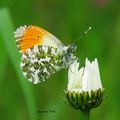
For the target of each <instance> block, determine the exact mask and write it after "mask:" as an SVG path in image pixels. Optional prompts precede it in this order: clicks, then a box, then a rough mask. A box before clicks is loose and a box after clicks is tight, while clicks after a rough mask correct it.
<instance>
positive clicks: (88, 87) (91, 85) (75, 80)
mask: <svg viewBox="0 0 120 120" xmlns="http://www.w3.org/2000/svg"><path fill="white" fill-rule="evenodd" d="M68 79H69V82H68V90H69V91H75V92H78V91H79V92H81V91H88V92H91V91H92V90H93V91H94V90H98V89H101V90H102V89H103V87H102V83H101V79H100V73H99V67H98V62H97V59H95V60H94V61H93V62H91V63H90V61H89V60H88V59H86V61H85V67H82V68H81V69H79V63H78V62H77V61H75V62H74V63H73V64H72V65H71V66H70V68H69V72H68Z"/></svg>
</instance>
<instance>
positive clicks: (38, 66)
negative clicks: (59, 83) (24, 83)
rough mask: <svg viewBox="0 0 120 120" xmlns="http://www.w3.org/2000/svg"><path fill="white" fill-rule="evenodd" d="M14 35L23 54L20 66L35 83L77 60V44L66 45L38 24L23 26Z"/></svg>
mask: <svg viewBox="0 0 120 120" xmlns="http://www.w3.org/2000/svg"><path fill="white" fill-rule="evenodd" d="M14 37H15V39H16V44H17V47H18V49H19V51H20V53H21V54H22V55H21V63H20V67H21V69H22V71H23V75H24V76H25V78H26V79H27V80H29V81H30V82H32V83H34V84H38V83H40V82H42V81H45V80H46V79H48V78H49V77H50V76H51V75H53V74H54V73H55V72H57V71H59V70H61V69H65V68H68V67H69V66H70V65H71V64H72V63H73V61H74V60H76V57H75V56H74V52H75V50H76V48H77V47H76V45H75V44H71V45H68V46H65V45H64V44H63V43H62V42H61V41H60V40H59V39H58V38H56V37H55V36H54V35H52V34H51V33H49V32H48V31H46V30H44V29H42V28H40V27H38V26H34V25H30V26H26V25H25V26H21V27H19V28H18V29H17V30H16V31H15V32H14Z"/></svg>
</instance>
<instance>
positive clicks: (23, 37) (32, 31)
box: [14, 25, 64, 53]
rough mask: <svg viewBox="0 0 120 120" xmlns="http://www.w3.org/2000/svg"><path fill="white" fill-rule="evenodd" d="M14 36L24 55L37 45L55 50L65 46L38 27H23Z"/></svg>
mask: <svg viewBox="0 0 120 120" xmlns="http://www.w3.org/2000/svg"><path fill="white" fill-rule="evenodd" d="M14 34H15V39H16V43H17V46H18V48H19V50H20V52H22V53H25V52H26V50H27V49H29V48H32V47H33V46H35V45H46V46H52V47H55V48H62V47H63V46H64V45H63V43H62V42H61V41H60V40H59V39H58V38H56V37H55V36H54V35H52V34H51V33H49V32H48V31H46V30H44V29H42V28H40V27H38V26H32V25H31V26H21V27H20V28H18V29H17V30H16V31H15V32H14Z"/></svg>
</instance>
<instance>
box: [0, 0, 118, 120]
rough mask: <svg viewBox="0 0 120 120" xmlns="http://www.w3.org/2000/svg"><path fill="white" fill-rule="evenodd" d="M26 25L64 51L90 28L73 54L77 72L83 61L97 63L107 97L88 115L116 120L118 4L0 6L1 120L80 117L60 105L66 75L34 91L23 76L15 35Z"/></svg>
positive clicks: (63, 1)
mask: <svg viewBox="0 0 120 120" xmlns="http://www.w3.org/2000/svg"><path fill="white" fill-rule="evenodd" d="M30 24H34V25H38V26H40V27H42V28H44V29H46V30H48V31H49V32H51V33H52V34H54V35H55V36H57V37H58V38H59V39H60V40H61V41H62V42H63V43H64V44H65V45H68V44H70V43H72V42H73V41H74V40H75V39H76V38H77V37H78V36H79V35H82V33H83V32H84V31H85V30H86V29H87V28H88V27H89V26H92V30H91V31H90V32H89V33H87V35H86V36H85V37H84V38H81V39H80V40H79V41H78V42H77V46H78V49H77V51H76V53H75V54H76V56H78V57H79V58H80V60H81V66H83V65H84V61H85V58H86V57H88V58H89V59H90V60H93V59H94V58H98V61H99V66H100V72H101V79H102V83H103V86H104V87H105V89H106V94H108V97H107V98H106V99H105V100H104V101H103V103H102V105H101V106H100V107H99V108H97V109H93V110H92V112H91V119H92V120H119V108H120V104H119V101H120V94H119V88H120V80H119V79H120V72H119V68H120V1H119V0H89V1H88V0H74V1H73V0H19V1H16V0H7V1H5V0H0V120H38V119H40V120H61V119H63V120H73V118H74V119H75V120H77V119H80V111H76V110H74V109H73V108H70V107H69V106H68V105H66V104H65V103H64V89H65V88H66V86H67V70H64V71H60V72H58V73H56V74H55V75H54V76H52V77H51V78H50V79H48V80H47V81H46V82H43V83H41V84H38V85H33V84H31V83H29V82H28V81H26V80H25V79H24V77H23V76H22V73H21V70H20V67H19V62H20V54H19V52H18V50H17V47H16V45H15V40H14V37H13V32H14V31H15V29H16V28H17V27H19V26H21V25H30ZM40 111H48V112H44V113H41V112H40Z"/></svg>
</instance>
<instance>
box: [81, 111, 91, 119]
mask: <svg viewBox="0 0 120 120" xmlns="http://www.w3.org/2000/svg"><path fill="white" fill-rule="evenodd" d="M81 120H90V111H89V110H86V111H81Z"/></svg>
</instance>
